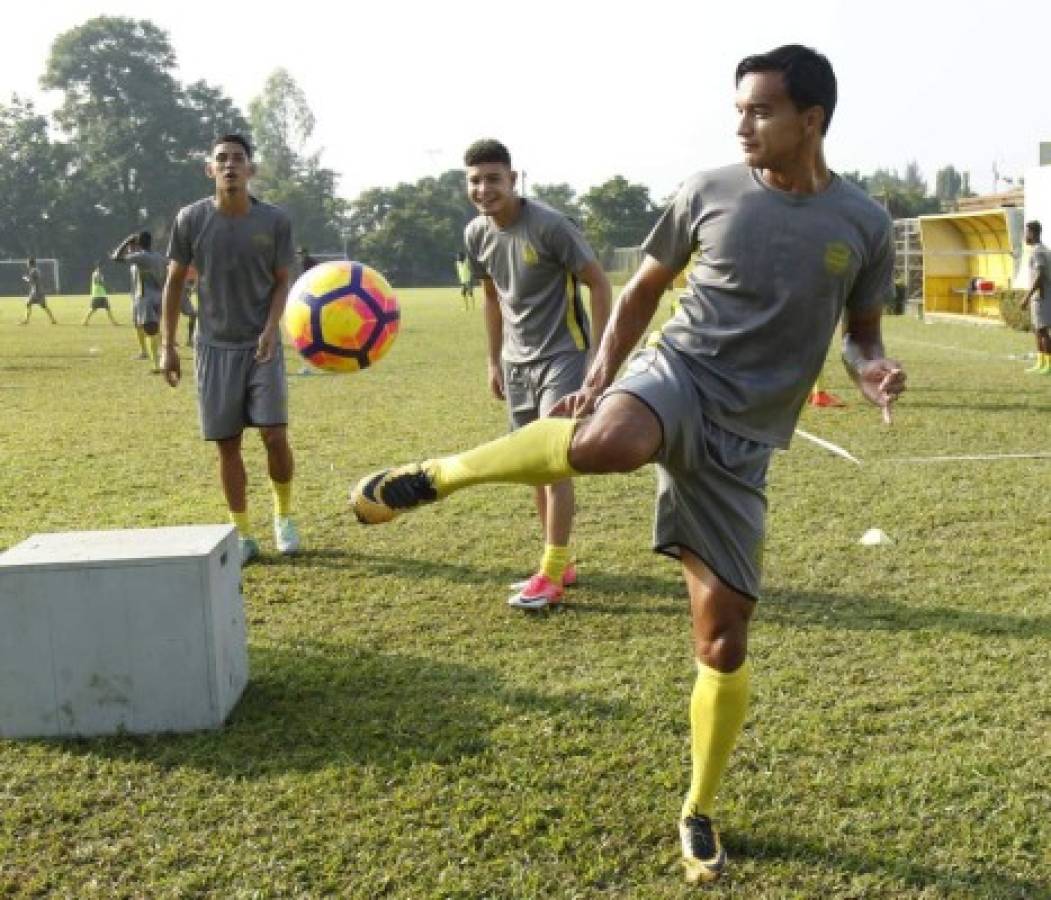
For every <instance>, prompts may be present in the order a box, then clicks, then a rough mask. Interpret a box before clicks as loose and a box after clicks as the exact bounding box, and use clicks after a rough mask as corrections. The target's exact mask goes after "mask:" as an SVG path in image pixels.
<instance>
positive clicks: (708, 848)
mask: <svg viewBox="0 0 1051 900" xmlns="http://www.w3.org/2000/svg"><path fill="white" fill-rule="evenodd" d="M679 837H680V838H681V839H682V863H683V865H684V866H685V867H686V880H687V881H688V882H690V884H695V883H696V882H698V881H700V882H709V881H715V880H716V879H718V877H719V876H720V875H722V874H723V869H725V868H726V851H725V850H723V845H722V842H721V841H720V840H719V832H717V831H716V830H715V829H714V828H712V820H711V819H709V818H708V817H707V816H687V817H686V818H685V819H682V820H681V821H680V822H679Z"/></svg>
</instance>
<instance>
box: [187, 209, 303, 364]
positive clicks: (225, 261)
mask: <svg viewBox="0 0 1051 900" xmlns="http://www.w3.org/2000/svg"><path fill="white" fill-rule="evenodd" d="M168 256H169V257H170V258H171V259H173V260H175V261H176V262H177V263H180V264H182V265H185V266H188V265H191V264H192V265H193V266H194V267H196V269H197V279H198V280H197V340H198V341H200V342H201V343H204V344H208V345H209V346H212V347H220V348H227V349H247V348H249V347H254V346H255V345H256V343H257V342H258V340H259V335H260V334H262V331H263V328H264V327H265V326H266V319H267V316H268V315H269V314H270V302H271V299H272V294H273V290H274V271H275V270H277V269H287V268H289V267H290V266H291V264H292V261H293V259H294V258H295V250H294V248H293V246H292V223H291V221H290V220H289V218H288V215H287V214H286V213H285V212H284V211H283V210H281V209H279V208H278V207H276V206H271V205H270V204H269V203H263V202H262V201H261V200H256V199H255V198H254V197H253V198H252V203H251V206H250V208H249V211H248V213H247V215H244V216H227V215H224V214H223V213H221V212H219V209H218V207H217V206H216V203H215V198H214V197H205V198H204V199H203V200H198V201H197V202H196V203H192V204H191V205H189V206H184V207H183V208H182V209H180V210H179V213H178V215H177V216H176V217H175V225H174V226H173V227H172V235H171V241H170V243H169V244H168Z"/></svg>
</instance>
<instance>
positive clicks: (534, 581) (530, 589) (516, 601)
mask: <svg viewBox="0 0 1051 900" xmlns="http://www.w3.org/2000/svg"><path fill="white" fill-rule="evenodd" d="M562 592H563V589H562V585H560V584H555V583H554V582H553V581H552V580H551V579H550V578H548V577H547V576H546V575H545V574H544V573H543V572H537V573H536V575H534V576H533V577H532V578H530V579H529V580H528V581H527V582H526V583H525V587H524V588H522V590H520V591H519V592H518V593H517V594H515V595H514V596H513V597H508V598H507V605H508V606H513V607H514V608H515V609H543V608H544V607H545V606H557V605H558V604H559V603H561V602H562Z"/></svg>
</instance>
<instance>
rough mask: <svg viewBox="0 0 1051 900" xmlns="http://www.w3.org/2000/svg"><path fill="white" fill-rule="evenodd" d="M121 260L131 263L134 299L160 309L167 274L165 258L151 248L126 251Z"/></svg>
mask: <svg viewBox="0 0 1051 900" xmlns="http://www.w3.org/2000/svg"><path fill="white" fill-rule="evenodd" d="M121 260H122V261H123V262H126V263H130V264H131V277H132V278H133V279H134V284H135V299H138V300H142V301H143V302H144V303H146V304H148V305H151V306H156V307H157V309H160V305H161V294H162V293H163V291H164V279H165V277H166V276H167V274H168V260H167V258H165V256H164V255H163V254H161V253H154V252H153V251H152V250H140V251H138V252H136V253H126V254H125V255H124V256H123V257H121Z"/></svg>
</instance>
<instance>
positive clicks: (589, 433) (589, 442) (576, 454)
mask: <svg viewBox="0 0 1051 900" xmlns="http://www.w3.org/2000/svg"><path fill="white" fill-rule="evenodd" d="M654 452H655V448H653V447H652V446H650V443H649V441H647V440H645V438H644V436H642V435H639V434H637V433H633V432H632V430H631V429H628V428H623V427H620V425H619V423H618V422H615V421H614V422H610V421H603V420H602V419H601V418H599V417H592V418H590V419H585V420H584V422H582V423H581V425H580V427H579V428H578V429H577V432H576V434H575V435H574V436H573V443H572V445H571V447H570V450H569V462H570V465H572V466H573V468H574V469H576V470H577V471H578V472H589V473H594V474H604V473H614V472H634V471H635V470H636V469H638V468H640V467H642V466H644V465H645V464H646V463H648V462H649V461H650V459H651V458H652V457H653V453H654Z"/></svg>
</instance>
